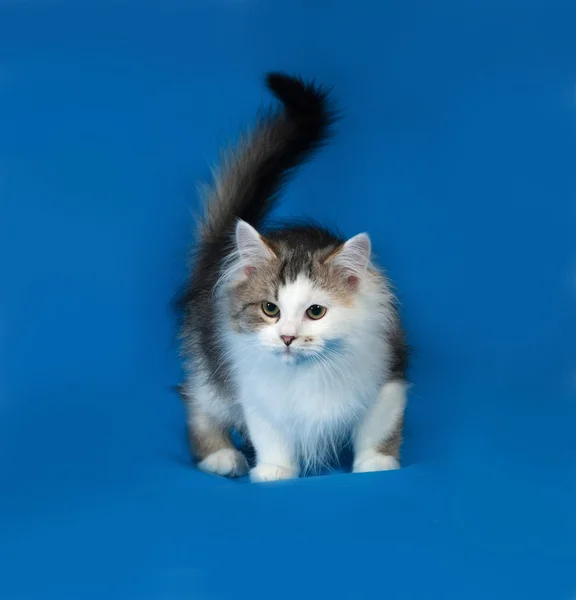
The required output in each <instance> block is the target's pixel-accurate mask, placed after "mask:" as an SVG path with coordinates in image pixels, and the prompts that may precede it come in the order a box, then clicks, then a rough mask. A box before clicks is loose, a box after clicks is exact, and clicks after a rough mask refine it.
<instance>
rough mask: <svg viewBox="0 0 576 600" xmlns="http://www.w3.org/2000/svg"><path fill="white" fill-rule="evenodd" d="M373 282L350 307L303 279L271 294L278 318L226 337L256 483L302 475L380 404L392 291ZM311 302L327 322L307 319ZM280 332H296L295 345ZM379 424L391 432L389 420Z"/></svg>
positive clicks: (361, 291)
mask: <svg viewBox="0 0 576 600" xmlns="http://www.w3.org/2000/svg"><path fill="white" fill-rule="evenodd" d="M373 285H375V283H374V282H371V281H370V280H366V281H364V282H363V285H362V286H361V287H360V289H359V290H358V291H357V294H356V298H355V303H354V305H353V306H350V307H346V306H343V305H342V304H341V303H339V302H337V301H335V300H334V299H332V298H330V296H329V294H328V293H327V292H326V291H324V290H322V289H317V288H316V287H315V286H314V284H313V282H311V281H310V280H309V279H307V278H305V277H299V278H298V279H297V280H296V281H295V282H293V283H290V284H288V285H287V286H286V287H284V288H281V289H280V290H279V293H278V298H277V299H276V298H274V299H272V300H273V301H275V302H277V303H278V306H279V307H280V310H281V317H280V319H279V320H278V322H277V323H273V324H271V325H270V326H269V327H266V328H265V329H263V330H261V331H260V332H259V333H257V334H253V335H250V336H248V335H246V334H242V335H239V334H234V333H228V334H227V335H226V337H225V342H226V346H228V347H229V348H230V349H231V355H232V356H234V357H235V358H234V359H233V362H234V363H236V369H235V379H236V382H237V390H238V392H239V398H238V401H239V403H240V404H241V405H242V407H243V409H244V414H245V418H246V424H247V426H248V430H249V432H250V437H251V439H252V443H253V444H254V447H255V449H256V453H257V458H258V464H257V466H256V468H255V469H254V470H253V471H252V478H253V480H255V481H256V480H257V481H261V480H270V479H284V478H286V477H287V476H290V477H296V476H297V475H298V472H299V465H300V464H302V465H303V467H304V468H307V467H311V466H317V465H318V463H321V462H322V461H323V460H324V459H325V458H327V457H328V456H330V455H331V454H332V455H333V454H335V453H336V451H337V444H338V442H340V441H342V440H343V439H344V438H345V436H348V435H350V434H351V433H352V431H353V430H354V429H355V428H356V427H357V424H358V423H359V422H361V421H362V420H363V419H364V418H365V416H366V415H367V413H368V411H369V410H370V409H371V408H372V407H373V406H374V404H375V402H376V401H377V399H378V397H379V396H378V393H379V388H380V385H381V381H382V374H383V373H385V371H386V365H387V361H388V347H387V345H386V342H385V336H384V335H383V334H382V329H383V327H385V326H386V323H387V322H388V317H389V315H388V314H387V309H386V302H383V298H384V299H386V297H387V296H386V294H387V292H386V291H385V290H382V289H373V288H372V286H373ZM390 298H391V297H390ZM312 304H320V305H322V306H326V307H327V308H328V311H327V313H326V315H325V316H324V317H323V318H322V319H320V320H317V321H314V320H312V319H309V318H307V317H306V316H305V311H306V309H307V308H308V307H309V306H311V305H312ZM281 335H291V336H292V335H293V336H296V340H295V341H294V342H293V343H292V345H291V346H290V348H289V349H288V348H286V346H285V345H284V343H283V341H282V339H281V338H280V336H281ZM332 344H336V346H335V347H332ZM250 353H252V355H251V356H252V358H251V359H250V360H248V361H246V360H244V363H243V364H240V362H239V361H242V360H243V357H245V356H246V355H248V354H250ZM237 361H238V362H237ZM381 427H382V428H383V432H384V435H385V434H386V431H387V429H386V428H387V424H386V423H381ZM380 439H382V438H380ZM263 465H266V466H265V467H264V466H263ZM263 472H264V474H263Z"/></svg>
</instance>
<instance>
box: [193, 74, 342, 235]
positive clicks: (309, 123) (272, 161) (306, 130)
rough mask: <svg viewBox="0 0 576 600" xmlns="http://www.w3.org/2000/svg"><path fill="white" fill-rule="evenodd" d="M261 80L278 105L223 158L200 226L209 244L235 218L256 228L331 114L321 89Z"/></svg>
mask: <svg viewBox="0 0 576 600" xmlns="http://www.w3.org/2000/svg"><path fill="white" fill-rule="evenodd" d="M266 84H267V87H268V89H269V90H270V91H271V92H272V94H273V95H274V96H275V97H276V98H277V99H278V100H280V102H281V103H282V105H283V106H282V108H281V109H280V110H276V111H274V112H272V113H271V114H269V115H267V116H265V117H262V118H261V119H260V120H259V121H258V122H257V123H256V125H255V127H254V128H253V130H252V131H251V132H250V133H249V134H248V135H247V136H245V137H244V138H243V139H241V140H240V142H239V144H238V146H237V147H236V148H233V149H231V150H229V151H227V153H226V154H225V155H224V156H223V157H222V163H221V165H220V167H219V170H218V171H217V173H216V175H215V181H214V184H213V186H212V187H210V188H209V190H208V194H207V196H206V198H205V202H206V206H205V214H204V219H203V222H202V225H201V242H203V243H204V244H207V245H209V246H213V245H214V244H216V245H219V244H221V243H225V242H226V241H227V240H228V239H229V236H230V234H231V232H232V231H233V229H234V225H235V223H236V221H237V219H242V220H244V221H246V222H248V223H250V225H252V226H254V227H258V226H259V225H260V224H261V223H262V221H263V220H264V218H265V217H266V215H267V214H268V213H269V212H270V210H271V209H272V208H273V206H274V203H275V201H276V200H277V198H278V194H279V192H280V191H281V189H282V187H283V185H284V184H285V183H286V181H287V180H288V178H289V176H290V174H291V173H292V171H293V170H294V169H295V168H296V167H298V166H299V165H301V164H303V163H304V162H306V160H307V159H309V158H310V157H311V155H312V154H313V153H314V151H315V150H317V149H318V148H319V147H320V146H322V144H323V143H324V142H325V141H326V140H327V139H328V137H329V135H330V128H331V125H332V123H333V122H334V120H335V113H334V112H333V110H332V109H331V108H330V106H329V98H328V92H327V91H326V90H325V89H324V88H322V87H321V86H318V85H315V84H314V83H307V82H305V81H302V80H301V79H298V78H295V77H289V76H287V75H283V74H280V73H269V74H268V75H267V77H266Z"/></svg>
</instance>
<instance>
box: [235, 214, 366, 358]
mask: <svg viewBox="0 0 576 600" xmlns="http://www.w3.org/2000/svg"><path fill="white" fill-rule="evenodd" d="M235 243H236V253H235V262H234V272H235V277H234V279H233V283H232V285H231V287H230V288H229V293H230V306H231V319H232V324H233V327H234V328H235V330H236V331H238V332H241V333H246V334H250V335H251V337H252V338H253V339H254V341H255V342H256V343H257V344H258V345H260V346H262V347H263V348H264V349H265V350H267V351H269V352H271V353H273V354H275V355H277V356H278V357H279V358H280V359H281V360H283V361H285V362H289V363H290V362H297V361H298V360H301V359H305V358H307V357H313V356H314V355H318V354H321V353H323V352H329V351H330V350H329V349H330V348H331V347H332V346H335V345H338V344H340V343H342V342H345V341H346V339H347V338H348V337H349V336H350V335H351V334H352V333H353V332H354V331H356V330H357V329H358V325H360V324H361V322H362V321H363V320H364V319H365V318H366V313H365V310H363V309H362V302H361V301H360V300H361V294H362V292H363V290H364V289H365V284H366V282H367V280H369V279H370V278H371V277H373V274H374V273H373V271H372V273H371V272H370V269H369V266H370V253H371V245H370V238H369V237H368V236H367V235H366V234H359V235H357V236H355V237H353V238H351V239H349V240H348V241H346V242H342V241H341V240H339V239H338V238H336V237H335V236H333V235H331V234H329V233H327V232H325V231H323V230H321V229H318V228H316V227H295V228H292V229H284V230H279V231H275V232H271V233H270V234H268V235H266V237H262V236H261V235H260V234H259V233H258V232H257V231H256V230H255V229H254V228H253V227H252V226H250V225H248V224H247V223H245V222H244V221H239V222H238V225H237V227H236V236H235Z"/></svg>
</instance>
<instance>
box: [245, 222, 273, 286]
mask: <svg viewBox="0 0 576 600" xmlns="http://www.w3.org/2000/svg"><path fill="white" fill-rule="evenodd" d="M235 241H236V250H237V251H238V254H239V256H240V261H241V264H242V269H243V271H244V274H245V275H251V274H252V273H253V272H254V271H255V270H256V269H257V268H258V267H259V266H260V265H262V264H263V263H265V262H267V261H269V260H270V259H272V258H274V256H275V255H274V252H273V251H272V249H271V248H270V246H268V244H267V243H266V242H265V241H264V240H263V239H262V236H261V235H260V234H259V233H258V232H257V231H256V229H254V227H252V225H249V224H248V223H246V221H242V219H238V223H236V234H235Z"/></svg>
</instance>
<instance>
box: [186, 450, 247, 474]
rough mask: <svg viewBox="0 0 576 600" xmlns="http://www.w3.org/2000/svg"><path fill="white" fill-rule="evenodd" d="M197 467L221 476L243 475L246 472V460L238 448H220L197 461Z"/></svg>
mask: <svg viewBox="0 0 576 600" xmlns="http://www.w3.org/2000/svg"><path fill="white" fill-rule="evenodd" d="M198 468H199V469H200V470H201V471H205V472H206V473H214V474H215V475H222V476H223V477H243V476H244V475H246V473H248V461H247V460H246V458H244V455H243V454H242V453H241V452H238V450H234V449H233V448H222V449H220V450H217V451H216V452H213V453H212V454H209V455H208V456H207V457H206V458H205V459H204V460H203V461H201V462H199V463H198Z"/></svg>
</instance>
